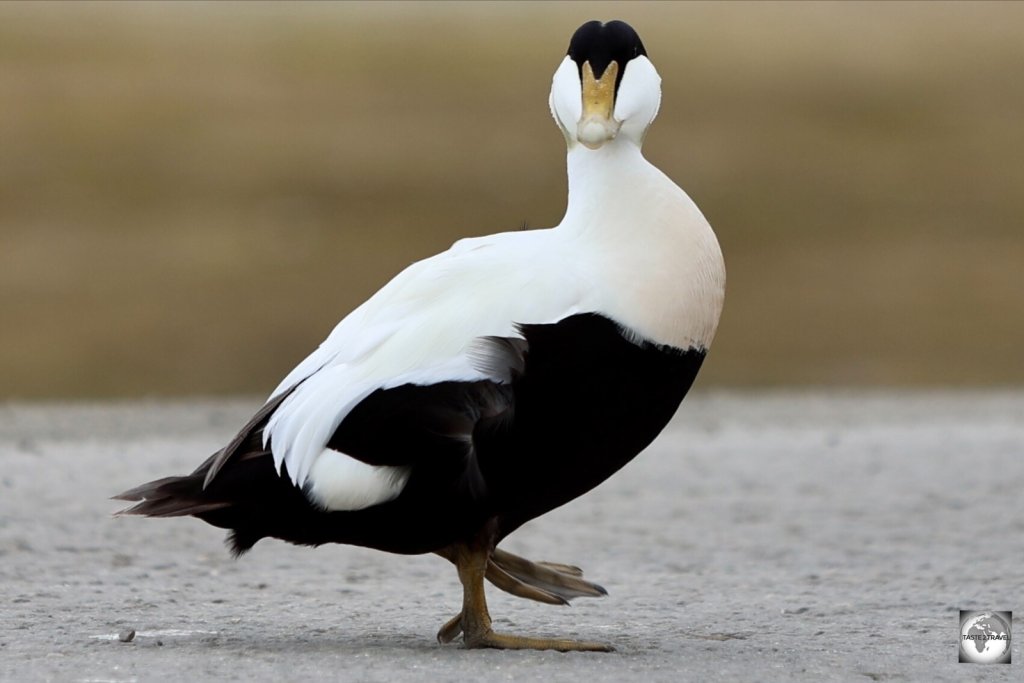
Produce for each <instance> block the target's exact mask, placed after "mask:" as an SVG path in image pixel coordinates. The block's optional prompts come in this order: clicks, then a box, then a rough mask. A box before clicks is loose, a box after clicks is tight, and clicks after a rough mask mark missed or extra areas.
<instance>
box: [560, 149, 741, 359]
mask: <svg viewBox="0 0 1024 683" xmlns="http://www.w3.org/2000/svg"><path fill="white" fill-rule="evenodd" d="M567 166H568V174H569V201H568V206H567V208H566V212H565V218H563V219H562V222H561V224H560V225H559V226H558V228H556V230H558V231H559V232H560V233H561V234H563V235H565V236H566V237H575V238H577V239H574V244H575V246H574V248H575V249H577V250H578V252H579V254H580V258H581V262H582V263H588V264H592V265H593V267H595V268H597V269H598V271H599V272H600V273H601V275H600V277H599V278H598V279H597V280H598V281H600V282H604V283H608V285H609V289H608V290H607V291H604V292H603V293H602V304H601V305H602V306H605V307H606V308H605V311H604V312H606V313H607V314H608V315H611V316H612V317H613V318H614V319H615V320H617V321H618V322H619V323H620V324H623V325H625V326H627V327H629V328H630V329H632V330H633V331H634V332H635V333H636V334H638V335H640V336H642V337H643V338H645V339H648V340H650V341H653V342H656V343H660V344H670V345H672V346H676V347H680V348H689V347H692V346H698V347H703V348H707V347H708V346H709V345H710V343H711V339H712V338H713V337H714V333H715V328H716V327H717V325H718V317H719V314H720V312H721V308H722V299H723V295H724V288H725V267H724V263H723V262H722V254H721V250H720V249H719V246H718V241H717V240H716V239H715V235H714V232H713V231H712V230H711V226H710V225H708V222H707V220H705V218H704V216H703V214H701V212H700V210H699V209H698V208H697V206H696V205H695V204H694V203H693V201H692V200H691V199H690V198H689V197H688V196H687V195H686V193H685V192H683V190H682V189H680V188H679V186H678V185H676V184H675V183H674V182H672V180H671V179H669V178H668V177H667V176H666V175H665V174H664V173H662V172H661V171H659V170H658V169H657V168H656V167H655V166H653V165H652V164H651V163H650V162H648V161H647V160H646V159H644V157H643V155H642V154H641V153H640V148H639V147H638V146H637V145H636V144H635V143H634V142H632V141H630V140H618V139H616V140H614V141H612V142H610V143H608V144H606V145H604V146H602V147H600V148H599V149H596V150H590V149H587V148H586V147H583V146H582V145H574V146H572V147H570V149H569V152H568V156H567Z"/></svg>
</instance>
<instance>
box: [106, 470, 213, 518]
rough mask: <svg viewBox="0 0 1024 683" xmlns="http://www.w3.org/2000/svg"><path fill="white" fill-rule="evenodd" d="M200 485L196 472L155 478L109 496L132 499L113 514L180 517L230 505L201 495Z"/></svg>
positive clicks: (118, 498) (117, 498)
mask: <svg viewBox="0 0 1024 683" xmlns="http://www.w3.org/2000/svg"><path fill="white" fill-rule="evenodd" d="M202 486H203V477H202V476H201V475H197V474H190V475H188V476H184V477H164V478H163V479H157V480H155V481H151V482H149V483H146V484H142V485H141V486H136V487H135V488H132V489H128V490H127V491H124V492H122V493H119V494H117V495H116V496H114V497H113V500H127V501H131V502H135V503H136V504H135V505H132V506H129V507H127V508H125V509H123V510H119V511H118V512H116V513H114V514H115V515H117V516H120V515H143V516H146V517H183V516H186V515H200V514H202V513H204V512H209V511H211V510H219V509H222V508H225V507H228V506H230V505H231V503H229V502H227V501H223V500H211V499H209V498H206V497H205V496H203V489H202Z"/></svg>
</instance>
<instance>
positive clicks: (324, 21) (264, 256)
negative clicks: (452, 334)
mask: <svg viewBox="0 0 1024 683" xmlns="http://www.w3.org/2000/svg"><path fill="white" fill-rule="evenodd" d="M591 18H600V19H611V18H622V19H625V20H627V21H629V22H630V23H632V24H633V25H634V27H635V28H636V29H637V30H638V31H639V33H640V35H641V36H642V37H643V39H644V41H645V43H646V46H647V48H648V52H649V54H650V56H651V58H652V61H653V62H654V63H655V65H656V66H657V67H658V69H659V70H660V72H661V74H662V78H663V81H664V82H663V88H664V101H663V105H662V110H661V115H660V117H659V119H658V120H657V121H656V123H655V125H654V127H653V129H652V131H651V134H650V135H649V136H648V138H647V143H646V146H645V150H646V153H647V155H648V157H649V158H650V159H651V160H652V161H654V163H656V164H657V165H658V166H660V167H661V168H662V169H663V170H664V171H666V172H667V173H668V174H669V175H670V176H671V177H672V178H674V179H675V180H676V181H677V182H678V183H679V184H680V185H681V186H682V187H683V188H684V189H686V190H687V192H689V194H690V195H691V196H692V197H693V198H694V199H695V200H696V201H697V203H698V204H699V205H700V206H701V208H702V209H703V211H704V212H705V214H706V215H707V216H708V218H709V220H710V221H711V223H712V225H713V226H714V227H715V228H716V231H717V232H718V235H719V238H720V240H721V242H722V245H723V248H724V250H725V254H726V260H727V265H728V268H729V291H728V296H727V301H726V310H725V314H724V318H723V321H722V325H721V328H720V330H719V336H718V339H717V340H716V345H715V348H714V350H713V353H712V356H711V359H710V361H709V363H708V365H707V367H706V370H705V374H704V375H703V378H702V380H701V385H702V386H705V387H707V386H722V385H726V386H767V385H829V386H831V385H847V386H850V385H853V386H856V385H860V386H864V385H867V386H892V385H918V386H922V385H923V386H978V385H983V386H985V385H1004V384H1019V383H1021V382H1022V381H1024V360H1022V348H1024V276H1022V272H1021V271H1022V266H1024V87H1022V85H1021V74H1024V4H1019V3H1005V4H982V3H964V4H944V3H913V4H893V3H882V4H870V3H829V4H813V3H795V4H781V5H779V4H769V3H757V4H743V3H724V4H715V5H708V4H698V3H658V4H650V5H648V4H637V3H628V4H589V3H567V4H524V3H516V4H514V5H500V4H499V5H495V4H487V3H465V4H429V3H423V4H413V5H403V4H399V5H387V4H380V3H372V4H359V3H352V4H341V5H332V4H325V3H314V4H287V5H284V4H268V3H257V4H213V5H210V4H184V3H174V4H160V3H140V4H127V3H124V4H122V3H115V4H82V5H74V4H60V3H26V4H2V5H0V398H69V397H70V398H73V397H112V396H133V395H173V394H200V393H202V394H210V393H222V392H259V393H263V392H267V391H269V390H270V389H271V388H273V386H274V385H275V384H276V383H277V381H278V380H279V379H280V378H281V376H282V375H283V374H284V373H285V372H287V370H288V369H290V368H291V367H292V366H293V365H294V364H295V363H296V362H297V361H298V360H300V359H301V358H302V357H303V356H304V355H305V354H306V353H307V352H308V351H310V350H311V349H312V348H313V347H314V346H315V345H316V344H318V343H319V342H320V340H321V339H322V338H323V337H324V336H325V335H326V334H327V332H328V331H329V330H330V329H331V328H332V327H333V325H334V324H335V323H336V322H337V321H338V320H339V319H340V318H341V317H342V316H343V315H344V314H345V313H347V312H348V311H349V310H350V309H351V308H352V307H354V306H355V305H357V304H358V303H359V302H361V301H362V300H363V299H364V298H366V297H367V296H368V295H370V294H371V293H372V292H373V291H375V290H376V289H377V288H378V287H380V286H381V285H382V284H383V283H384V282H386V281H387V279H388V278H390V277H391V276H392V275H394V274H395V273H396V272H397V271H399V270H400V269H401V268H403V267H404V266H405V265H407V264H409V263H410V262H412V261H414V260H416V259H419V258H422V257H425V256H428V255H431V254H433V253H435V252H437V251H439V250H442V249H444V248H446V247H447V246H448V245H449V244H450V243H451V242H452V241H453V240H455V239H457V238H458V237H461V236H465V235H477V234H485V233H490V232H496V231H499V230H507V229H514V228H517V227H519V226H521V225H523V224H524V223H525V224H527V225H529V226H533V227H544V226H549V225H553V224H555V223H557V222H558V220H559V219H560V218H561V214H562V211H563V209H564V206H565V179H564V160H563V155H564V148H563V143H562V140H561V136H560V134H559V133H558V131H557V129H556V127H555V125H554V123H553V122H552V121H551V119H550V116H549V114H548V111H547V94H548V88H549V85H550V77H551V74H552V73H553V71H554V69H555V67H556V65H557V64H558V62H559V61H560V59H561V58H562V56H563V54H564V49H565V47H566V45H567V43H568V39H569V36H570V35H571V34H572V31H573V30H574V29H575V28H576V27H577V26H578V25H579V24H580V23H582V22H583V21H585V20H588V19H591Z"/></svg>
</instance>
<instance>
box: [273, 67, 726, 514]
mask: <svg viewBox="0 0 1024 683" xmlns="http://www.w3.org/2000/svg"><path fill="white" fill-rule="evenodd" d="M575 68H576V67H575V65H574V64H573V63H572V62H571V60H568V61H567V62H563V64H562V65H561V66H560V67H559V69H558V71H556V74H555V78H554V79H553V86H552V94H551V98H550V102H551V107H552V112H553V114H554V116H555V119H556V121H558V122H559V125H560V126H561V127H562V129H563V132H565V133H566V137H567V139H568V138H569V137H570V135H573V134H574V130H568V128H569V127H570V126H568V125H567V124H566V123H565V121H566V120H569V119H572V117H573V116H577V117H578V115H579V101H580V100H579V98H580V84H579V79H578V77H576V75H575ZM658 83H659V79H658V76H657V72H656V71H655V70H654V67H653V66H652V65H651V64H650V62H649V61H647V59H646V58H645V57H643V58H638V59H635V60H633V61H632V62H631V63H630V65H629V67H628V68H627V70H626V72H625V75H624V77H623V82H622V85H621V87H620V100H619V105H618V106H617V108H616V114H617V115H618V114H619V113H620V110H621V112H623V115H627V116H630V117H632V116H634V114H635V118H636V119H637V120H635V121H634V120H626V121H624V122H623V126H622V129H621V132H620V134H619V136H618V137H617V138H616V139H615V140H612V141H611V142H609V143H607V144H605V145H604V146H602V147H601V148H599V149H597V150H590V149H587V148H585V147H583V146H582V145H574V144H570V145H569V154H568V175H569V202H568V206H567V209H566V214H565V217H564V218H563V220H562V222H561V223H560V224H559V225H558V226H557V227H555V228H551V229H546V230H533V231H528V232H510V233H501V234H497V235H491V236H488V237H479V238H472V239H465V240H460V241H459V242H457V243H455V245H453V246H452V248H451V249H449V250H448V251H446V252H443V253H441V254H438V255H437V256H434V257H431V258H428V259H425V260H423V261H420V262H418V263H415V264H413V265H411V266H410V267H408V268H407V269H406V270H404V271H403V272H402V273H400V274H399V275H398V276H396V277H395V278H394V279H393V280H392V281H391V282H389V283H388V284H387V285H386V286H385V287H383V288H382V289H381V290H380V291H378V292H377V293H376V294H375V295H374V296H372V297H371V298H370V299H369V300H367V301H366V302H365V303H364V304H362V305H361V306H359V307H358V308H357V309H355V310H354V311H352V313H350V314H349V315H348V316H346V317H345V318H344V319H343V320H342V321H341V322H340V323H339V324H338V325H337V327H335V329H334V330H333V331H332V332H331V334H330V335H329V336H328V337H327V339H326V340H325V341H324V342H323V344H321V345H320V347H319V348H318V349H317V350H316V351H314V352H313V353H312V354H310V356H309V357H307V358H306V359H305V360H304V361H302V362H301V363H300V364H299V365H298V366H297V367H296V368H295V369H294V370H293V371H292V372H291V373H290V374H289V375H288V376H287V377H286V378H285V380H284V381H283V382H282V383H281V384H280V385H279V386H278V387H277V389H276V390H275V391H274V394H273V395H275V396H276V395H278V394H280V393H281V392H283V391H287V390H289V389H293V391H292V394H291V395H290V396H289V397H288V398H287V399H286V400H285V401H284V402H283V403H282V404H281V406H280V407H279V408H278V409H277V410H276V411H275V412H274V414H273V416H272V417H271V419H270V421H269V422H268V424H267V427H266V429H265V431H264V441H265V442H267V443H269V444H270V446H271V449H272V451H273V455H274V463H275V465H276V466H277V468H278V471H280V469H281V466H282V465H283V464H284V465H287V469H288V473H289V475H290V477H291V479H292V481H294V483H295V484H296V485H298V486H305V487H306V490H307V492H308V493H309V494H310V495H311V497H312V498H313V500H314V501H315V502H317V503H319V504H320V505H322V506H324V507H325V508H327V509H333V510H351V509H360V508H362V507H367V506H369V505H373V504H376V503H380V502H384V501H386V500H390V499H393V498H394V497H395V496H397V495H398V494H399V493H400V492H401V488H402V486H403V485H404V483H405V478H406V477H407V475H408V472H407V470H406V468H397V467H374V466H371V465H366V464H364V463H362V462H359V461H357V460H355V459H354V458H350V457H349V456H346V455H344V454H341V453H337V452H336V451H326V450H325V446H326V444H327V442H328V441H329V439H330V437H331V435H332V434H333V433H334V431H335V430H336V429H337V427H338V425H340V424H341V422H342V420H344V418H345V416H346V415H348V413H349V412H350V411H351V410H352V409H353V408H354V407H355V406H356V405H357V404H358V403H359V402H360V401H361V400H363V399H364V398H366V397H367V396H368V395H369V394H370V393H372V392H373V391H375V390H376V389H379V388H384V389H387V388H392V387H396V386H401V385H403V384H420V385H427V384H433V383H436V382H441V381H447V380H466V381H469V380H480V379H491V380H493V381H501V379H502V378H501V377H489V376H488V375H487V374H486V373H485V372H484V371H483V370H481V369H480V367H481V364H480V363H479V362H474V358H473V353H474V342H475V340H477V339H478V338H479V337H481V336H489V335H496V336H506V337H508V336H515V335H516V334H517V332H516V328H515V325H516V324H517V323H553V322H557V321H559V320H561V319H563V318H565V317H568V316H570V315H573V314H576V313H583V312H594V313H600V314H602V315H604V316H606V317H609V318H611V319H613V320H615V321H617V322H618V323H619V324H620V325H622V326H623V327H624V328H626V329H627V330H628V331H629V334H630V335H634V336H635V338H640V339H646V340H648V341H651V342H654V343H658V344H666V345H671V346H674V347H678V348H682V349H686V348H692V347H700V348H706V347H707V346H708V345H709V344H710V343H711V340H712V338H713V337H714V334H715V329H716V327H717V324H718V317H719V314H720V312H721V307H722V301H723V298H724V289H725V270H724V264H723V261H722V255H721V251H720V250H719V247H718V242H717V240H716V239H715V236H714V233H713V232H712V231H711V228H710V226H709V225H708V223H707V221H706V220H705V219H704V216H703V215H702V214H701V213H700V211H699V210H698V209H697V207H696V205H695V204H694V203H693V202H692V201H691V200H690V198H689V197H687V196H686V194H685V193H684V192H683V191H682V190H681V189H680V188H679V187H678V186H677V185H675V183H673V182H672V181H671V180H670V179H669V178H667V177H666V176H665V175H664V174H663V173H661V171H659V170H658V169H657V168H655V167H654V166H652V165H651V164H650V163H648V162H647V161H646V160H645V159H644V158H643V156H642V155H641V153H640V144H641V142H642V138H643V135H644V132H645V130H646V128H647V126H648V125H649V124H650V121H651V120H652V119H653V117H654V115H655V114H656V113H657V108H658V103H659V101H660V88H659V86H658ZM573 88H575V90H573ZM639 119H642V120H639Z"/></svg>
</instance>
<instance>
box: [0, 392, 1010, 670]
mask: <svg viewBox="0 0 1024 683" xmlns="http://www.w3.org/2000/svg"><path fill="white" fill-rule="evenodd" d="M255 407H256V402H255V401H191V402H172V403H166V402H142V403H135V404H130V405H129V404H118V405H81V404H79V405H40V406H35V405H18V404H13V405H6V406H0V678H2V679H4V680H16V681H22V680H25V681H31V680H61V681H64V680H66V681H83V682H84V681H136V680H138V681H148V680H186V678H187V679H189V680H299V679H308V680H358V681H376V680H380V681H393V680H404V679H417V680H429V681H443V680H452V681H465V680H470V679H480V680H505V679H508V680H544V681H552V680H554V681H557V680H571V681H577V680H584V679H586V680H588V681H592V682H594V681H622V680H673V681H675V680H701V681H734V680H780V681H781V680H799V681H867V680H875V681H879V680H885V681H890V680H891V681H916V680H920V681H936V680H951V681H952V680H958V681H959V680H967V679H975V680H986V681H1011V680H1013V681H1020V680H1022V679H1024V676H1022V674H1021V671H1022V668H1021V667H1024V661H1022V657H1021V651H1020V646H1019V645H1014V646H1013V659H1014V663H1013V664H1011V665H1009V666H996V665H993V666H986V667H983V666H978V665H969V664H958V663H957V654H956V653H957V630H958V629H957V619H958V614H957V610H959V609H961V608H979V609H1001V610H1014V611H1016V612H1017V614H1018V615H1019V617H1020V618H1021V624H1020V625H1019V626H1018V630H1020V631H1022V632H1024V568H1022V564H1021V562H1022V559H1024V503H1022V496H1021V494H1022V491H1024V457H1022V456H1024V393H1022V392H1004V393H938V394H921V393H916V394H906V393H838V394H837V393H830V394H819V393H806V394H805V393H772V394H754V395H739V394H718V393H705V394H699V395H697V396H694V397H691V398H690V399H688V400H687V401H686V403H685V404H684V407H683V410H682V411H681V412H680V415H679V416H678V418H677V419H676V421H675V422H674V423H673V425H672V426H671V427H670V428H669V430H667V431H666V433H665V434H663V435H662V437H661V438H659V439H658V441H657V442H656V443H655V444H654V445H653V446H652V447H651V448H650V449H648V451H647V452H645V453H644V454H643V455H641V456H640V457H639V458H638V459H637V460H636V461H635V462H634V463H632V464H631V465H630V466H629V467H627V468H626V469H625V470H624V471H622V472H621V473H620V474H618V475H617V476H616V477H614V478H613V479H612V480H611V481H609V482H608V483H606V484H605V485H604V486H602V487H601V488H599V489H598V490H596V491H594V492H592V493H590V494H589V495H587V496H585V497H583V498H582V499H580V500H578V501H575V502H573V503H572V504H570V505H568V506H566V507H565V508H563V509H560V510H557V511H555V512H554V513H552V514H550V515H548V516H546V517H544V518H542V519H540V520H536V521H534V522H532V523H531V524H529V525H527V526H526V527H524V528H523V529H522V530H520V531H519V532H517V533H516V534H515V535H514V536H512V537H511V538H510V539H508V541H507V542H506V547H508V548H509V549H510V550H512V551H514V552H517V553H520V554H523V555H525V556H527V557H530V558H533V559H547V560H555V561H563V562H571V563H576V564H579V565H581V566H583V567H584V568H585V569H586V571H587V576H588V578H592V579H593V580H595V581H597V582H599V583H601V584H603V585H604V586H605V587H606V588H607V589H608V590H609V592H610V596H609V597H607V598H604V599H601V600H586V599H582V600H578V601H576V602H575V603H574V604H573V606H572V607H570V608H559V607H551V606H546V605H540V604H537V603H529V602H526V601H523V600H519V599H516V598H512V597H509V596H506V595H504V594H501V593H498V592H497V591H496V590H492V591H491V592H490V595H491V608H492V610H491V611H492V613H493V614H494V616H495V618H496V624H497V626H498V627H499V628H501V629H503V630H506V631H515V632H521V633H526V634H538V635H543V634H548V635H568V636H576V637H581V638H592V639H603V640H606V641H609V642H611V643H613V644H614V645H615V646H616V648H617V652H615V653H612V654H582V653H573V654H559V653H554V652H497V651H493V652H492V651H466V650H463V649H462V648H461V647H459V646H457V645H449V646H444V647H442V646H440V645H438V644H437V643H436V642H435V641H434V633H435V632H436V630H437V628H438V627H439V626H440V625H441V624H442V623H443V622H444V620H446V619H447V618H448V617H450V616H452V615H453V614H454V613H455V611H456V610H457V608H458V605H459V600H460V589H459V586H458V582H457V580H456V577H455V572H454V571H453V570H452V568H451V567H450V565H448V564H447V563H446V562H445V561H443V560H441V559H439V558H436V557H411V558H409V557H398V556H392V555H386V554H383V553H377V552H373V551H368V550H363V549H358V548H348V547H340V546H332V547H325V548H321V549H318V550H309V549H306V548H296V547H291V546H287V545H285V544H282V543H279V542H276V541H263V542H261V543H260V544H259V545H258V546H257V547H256V548H255V550H254V551H253V552H252V553H250V554H249V555H247V556H246V557H244V558H242V559H241V560H239V561H233V560H231V559H230V558H229V557H228V555H227V553H226V552H225V550H224V546H223V544H222V537H223V532H221V531H220V530H218V529H213V528H211V527H208V526H206V525H204V524H202V523H201V522H198V521H196V520H191V519H186V520H166V521H165V520H146V519H136V518H120V519H112V518H111V517H110V513H111V512H113V511H114V510H115V509H117V507H118V504H117V503H116V502H113V501H109V500H107V497H108V496H109V495H111V494H113V493H116V492H117V491H119V490H122V489H124V488H126V487H129V486H132V485H135V484H138V483H140V482H142V481H143V480H147V479H150V478H154V477H157V476H163V475H167V474H176V473H182V472H185V471H187V470H190V469H191V468H192V467H194V466H195V465H196V464H198V463H199V461H200V460H201V459H202V458H203V457H205V456H206V455H207V454H208V453H210V452H212V451H213V450H215V449H216V448H218V447H219V446H220V445H221V444H222V443H223V442H224V441H225V440H226V439H228V438H230V436H231V435H232V433H233V431H234V429H235V428H236V427H238V426H239V425H240V424H241V423H242V422H243V421H244V420H245V418H246V417H248V414H249V412H250V411H252V410H253V409H254V408H255ZM132 629H134V630H135V631H136V636H135V638H134V640H133V641H132V642H121V641H120V640H118V638H117V634H119V633H122V632H125V631H128V630H132Z"/></svg>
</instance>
